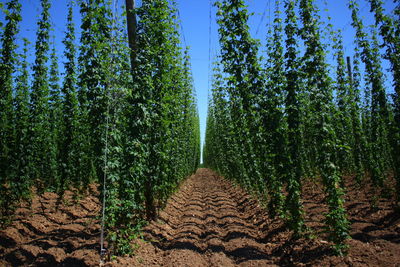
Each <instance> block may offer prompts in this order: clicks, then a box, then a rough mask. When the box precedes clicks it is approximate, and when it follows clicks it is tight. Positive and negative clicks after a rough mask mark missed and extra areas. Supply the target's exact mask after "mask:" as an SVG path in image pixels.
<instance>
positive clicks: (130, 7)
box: [125, 0, 137, 70]
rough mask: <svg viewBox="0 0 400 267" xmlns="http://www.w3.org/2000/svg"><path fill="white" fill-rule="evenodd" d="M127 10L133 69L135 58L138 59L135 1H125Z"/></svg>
mask: <svg viewBox="0 0 400 267" xmlns="http://www.w3.org/2000/svg"><path fill="white" fill-rule="evenodd" d="M125 8H126V21H127V28H128V41H129V48H130V50H131V53H130V55H131V68H132V70H133V69H134V68H135V57H136V49H137V47H136V25H137V21H136V14H135V11H134V10H135V0H125Z"/></svg>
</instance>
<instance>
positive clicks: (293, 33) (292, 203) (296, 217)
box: [285, 1, 304, 234]
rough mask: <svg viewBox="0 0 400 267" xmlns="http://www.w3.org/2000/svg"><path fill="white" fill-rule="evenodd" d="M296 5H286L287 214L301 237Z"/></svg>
mask: <svg viewBox="0 0 400 267" xmlns="http://www.w3.org/2000/svg"><path fill="white" fill-rule="evenodd" d="M295 5H296V1H285V9H286V21H285V22H286V26H285V33H286V36H287V39H286V53H285V59H286V61H285V74H286V88H285V90H286V92H287V95H286V99H285V104H286V112H287V123H288V129H287V135H288V136H289V137H290V138H288V144H287V146H288V147H287V149H288V162H287V164H288V166H292V168H289V169H288V174H287V175H288V177H287V191H288V197H287V200H286V210H287V211H288V213H289V216H288V217H289V218H288V219H289V220H288V221H289V226H290V228H291V229H292V230H293V231H294V232H295V233H296V234H301V233H302V232H303V230H304V219H303V208H302V205H301V177H302V174H303V171H302V165H303V163H302V151H303V142H302V133H301V128H300V124H301V121H302V119H301V113H302V112H301V107H300V105H301V102H300V88H299V81H300V79H301V74H300V71H299V66H300V62H299V58H298V44H297V41H296V37H297V36H298V34H299V29H298V28H297V25H296V22H297V17H296V14H295Z"/></svg>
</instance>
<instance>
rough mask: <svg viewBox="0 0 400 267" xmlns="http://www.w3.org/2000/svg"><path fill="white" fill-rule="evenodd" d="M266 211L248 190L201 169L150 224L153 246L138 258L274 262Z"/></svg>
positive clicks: (183, 262)
mask: <svg viewBox="0 0 400 267" xmlns="http://www.w3.org/2000/svg"><path fill="white" fill-rule="evenodd" d="M260 213H261V209H259V208H258V207H257V206H256V202H255V201H252V200H250V199H249V198H248V196H247V195H246V194H245V193H244V192H243V191H241V190H238V188H237V187H235V186H233V185H232V184H231V183H230V182H228V181H225V180H223V179H222V178H220V177H218V176H217V175H216V174H215V173H214V172H212V171H210V170H208V169H199V170H198V171H197V173H196V174H195V175H193V176H192V177H190V178H189V179H188V180H186V181H185V182H184V184H183V185H182V186H181V188H180V191H179V192H178V193H176V194H175V195H174V196H173V197H172V198H171V199H170V200H169V202H168V204H167V207H166V208H165V209H164V211H162V212H161V214H160V216H159V219H158V220H157V221H156V222H153V223H151V224H150V225H149V226H148V227H146V229H145V239H146V240H147V241H149V243H150V244H151V245H149V244H148V245H147V246H146V245H144V246H142V247H141V248H140V249H139V251H138V255H137V256H136V257H135V259H136V260H137V263H139V264H143V266H171V267H172V266H274V265H273V264H272V262H273V259H271V258H270V255H271V247H272V244H271V243H268V242H267V240H266V238H265V235H264V234H263V231H262V229H261V228H262V226H263V225H264V224H263V222H262V221H265V220H260V219H262V217H263V216H260V215H261V214H260ZM151 246H152V247H153V248H151Z"/></svg>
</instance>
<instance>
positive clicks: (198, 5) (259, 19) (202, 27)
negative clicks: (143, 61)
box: [0, 0, 394, 140]
mask: <svg viewBox="0 0 400 267" xmlns="http://www.w3.org/2000/svg"><path fill="white" fill-rule="evenodd" d="M0 1H1V2H6V0H0ZM114 1H118V2H117V4H118V5H122V4H123V3H124V2H125V1H124V0H114ZM67 2H68V1H66V0H53V1H52V8H51V10H50V12H51V16H52V23H53V28H54V36H55V39H54V41H55V45H56V49H57V50H58V54H59V55H60V67H61V66H62V64H61V63H62V62H63V58H62V57H61V55H62V53H63V51H64V47H63V45H62V43H61V41H62V39H63V38H64V31H65V24H66V17H67V7H66V6H67V4H66V3H67ZM210 2H211V1H210V0H177V3H178V8H179V14H180V18H181V21H182V28H183V34H182V35H183V36H184V40H185V42H184V43H185V44H186V45H188V46H189V47H190V55H191V58H192V71H193V76H194V83H195V84H194V85H195V89H196V95H197V99H198V107H199V114H200V125H201V133H202V140H203V138H204V132H205V124H206V116H207V98H208V91H209V78H210V77H209V76H210V69H209V68H210V64H209V57H210V55H211V59H212V58H214V56H215V54H216V51H217V49H218V35H217V24H216V20H215V12H216V10H215V8H214V7H212V8H211V20H210ZM274 2H275V1H274V0H247V1H246V3H247V4H248V6H249V11H250V12H252V13H254V15H252V16H251V18H250V21H249V26H250V32H251V34H252V36H253V37H254V38H256V39H259V40H260V42H261V44H262V45H263V46H262V48H261V51H264V50H265V48H264V47H265V43H266V41H265V39H266V37H267V29H268V24H270V23H271V22H272V20H273V17H272V16H273V13H274V6H275V4H274ZM21 3H22V6H23V8H22V17H23V21H22V23H21V32H20V34H19V40H21V39H22V37H26V38H28V39H29V40H30V41H31V42H32V45H31V46H32V47H31V51H30V53H31V56H30V57H29V60H30V63H33V61H34V58H33V56H32V54H33V44H34V42H35V39H36V37H35V31H36V22H37V18H38V16H39V14H40V8H39V7H40V1H39V0H21ZM316 3H317V5H318V7H319V8H320V10H321V13H320V15H321V17H322V19H323V20H326V17H327V16H328V15H329V16H331V17H332V24H333V25H334V28H335V29H342V30H343V35H344V46H345V49H346V51H345V52H346V55H352V51H353V47H354V46H353V39H354V30H353V29H352V27H351V25H350V19H351V17H350V11H349V10H348V9H347V5H346V3H347V0H342V1H340V0H331V1H329V0H326V1H324V0H316ZM139 4H140V1H139ZM359 5H360V10H361V15H362V16H363V17H364V19H365V24H366V25H367V24H371V23H373V19H372V16H371V14H370V13H369V4H368V3H367V1H366V0H360V1H359ZM385 7H386V8H387V10H389V11H392V10H393V8H394V4H393V1H392V0H387V1H385ZM325 9H328V11H326V10H325ZM75 16H76V24H77V25H76V26H77V28H79V19H80V17H79V9H78V8H77V7H75ZM0 19H1V20H4V15H3V14H1V15H0ZM210 29H211V35H210V34H209V33H210ZM182 40H183V38H182ZM209 43H211V46H210V45H209ZM328 60H329V61H332V58H331V56H329V57H328ZM383 66H384V68H387V67H388V64H387V62H384V64H383ZM388 80H390V74H388ZM389 84H390V82H388V87H390V85H389ZM388 90H389V91H390V90H391V88H388Z"/></svg>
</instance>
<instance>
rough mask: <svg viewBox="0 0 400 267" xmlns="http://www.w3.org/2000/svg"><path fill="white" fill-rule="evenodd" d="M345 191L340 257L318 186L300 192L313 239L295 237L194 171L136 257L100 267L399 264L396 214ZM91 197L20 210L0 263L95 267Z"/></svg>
mask: <svg viewBox="0 0 400 267" xmlns="http://www.w3.org/2000/svg"><path fill="white" fill-rule="evenodd" d="M346 186H347V190H348V191H349V192H348V194H347V196H346V198H347V202H346V206H347V208H348V211H349V220H350V222H351V236H352V238H353V239H351V240H349V241H348V243H349V245H350V247H351V248H350V251H349V254H348V256H345V257H343V258H342V257H338V256H334V255H333V253H332V250H331V249H330V247H329V243H328V242H327V241H326V234H325V233H324V232H323V224H322V221H323V219H324V216H323V213H324V212H325V211H326V207H325V205H324V204H323V199H324V195H323V192H322V190H321V186H320V185H319V184H315V183H311V182H307V183H306V184H305V185H304V192H303V195H304V196H303V204H304V207H305V211H306V224H307V226H309V227H310V228H312V229H313V233H312V236H314V237H313V238H311V239H309V238H307V239H306V238H302V239H299V240H294V239H292V237H291V233H290V232H289V231H287V230H286V229H285V226H284V224H283V222H282V221H281V220H279V219H274V220H272V219H270V218H268V215H267V213H266V212H265V211H264V210H263V209H262V208H261V207H260V206H259V205H258V203H257V201H255V200H253V199H252V198H251V197H250V196H249V195H247V194H246V193H245V192H244V191H243V190H241V189H240V188H239V187H237V186H235V185H233V184H232V183H231V182H229V181H227V180H224V179H222V178H220V177H218V176H217V175H216V174H215V173H214V172H212V171H210V170H208V169H199V170H198V171H197V173H196V174H195V175H193V176H191V177H190V178H189V179H187V180H186V181H185V182H183V183H182V185H181V187H180V190H179V191H177V193H175V194H174V195H173V196H172V197H171V198H170V199H169V201H168V203H167V206H166V208H165V209H164V211H162V212H160V215H159V217H158V219H157V220H156V221H154V222H151V223H150V224H149V225H148V226H146V227H145V229H144V240H137V244H138V245H139V248H138V249H137V251H136V254H135V256H132V257H117V258H116V259H114V260H113V261H111V262H109V263H107V264H106V265H107V266H174V267H180V266H190V267H192V266H194V267H196V266H228V267H229V266H277V265H278V266H400V215H399V214H398V213H395V212H393V210H392V208H391V200H380V201H377V202H376V208H374V209H371V204H370V201H371V199H372V196H371V194H370V193H369V190H368V187H367V186H366V187H365V188H363V189H359V188H357V187H356V186H355V185H354V184H353V183H350V182H348V183H346ZM92 191H93V192H95V190H92ZM95 195H96V193H93V194H92V195H91V196H89V197H87V198H85V199H82V200H81V201H79V203H78V204H75V205H73V201H72V200H71V201H68V200H67V201H63V203H62V204H59V205H57V203H56V202H57V196H56V195H55V194H52V193H46V194H44V195H43V196H42V197H40V198H39V197H37V198H35V199H34V201H33V204H32V207H21V208H20V209H19V210H18V211H17V216H16V220H15V221H14V223H13V224H12V225H11V226H10V227H8V228H7V229H5V230H3V231H0V266H3V265H4V266H20V265H25V266H97V265H98V264H99V261H100V259H99V253H98V251H99V235H100V234H99V222H98V220H97V219H96V216H98V214H99V211H100V205H99V203H98V201H97V198H96V196H95ZM67 199H68V196H67ZM57 207H58V208H57Z"/></svg>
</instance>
